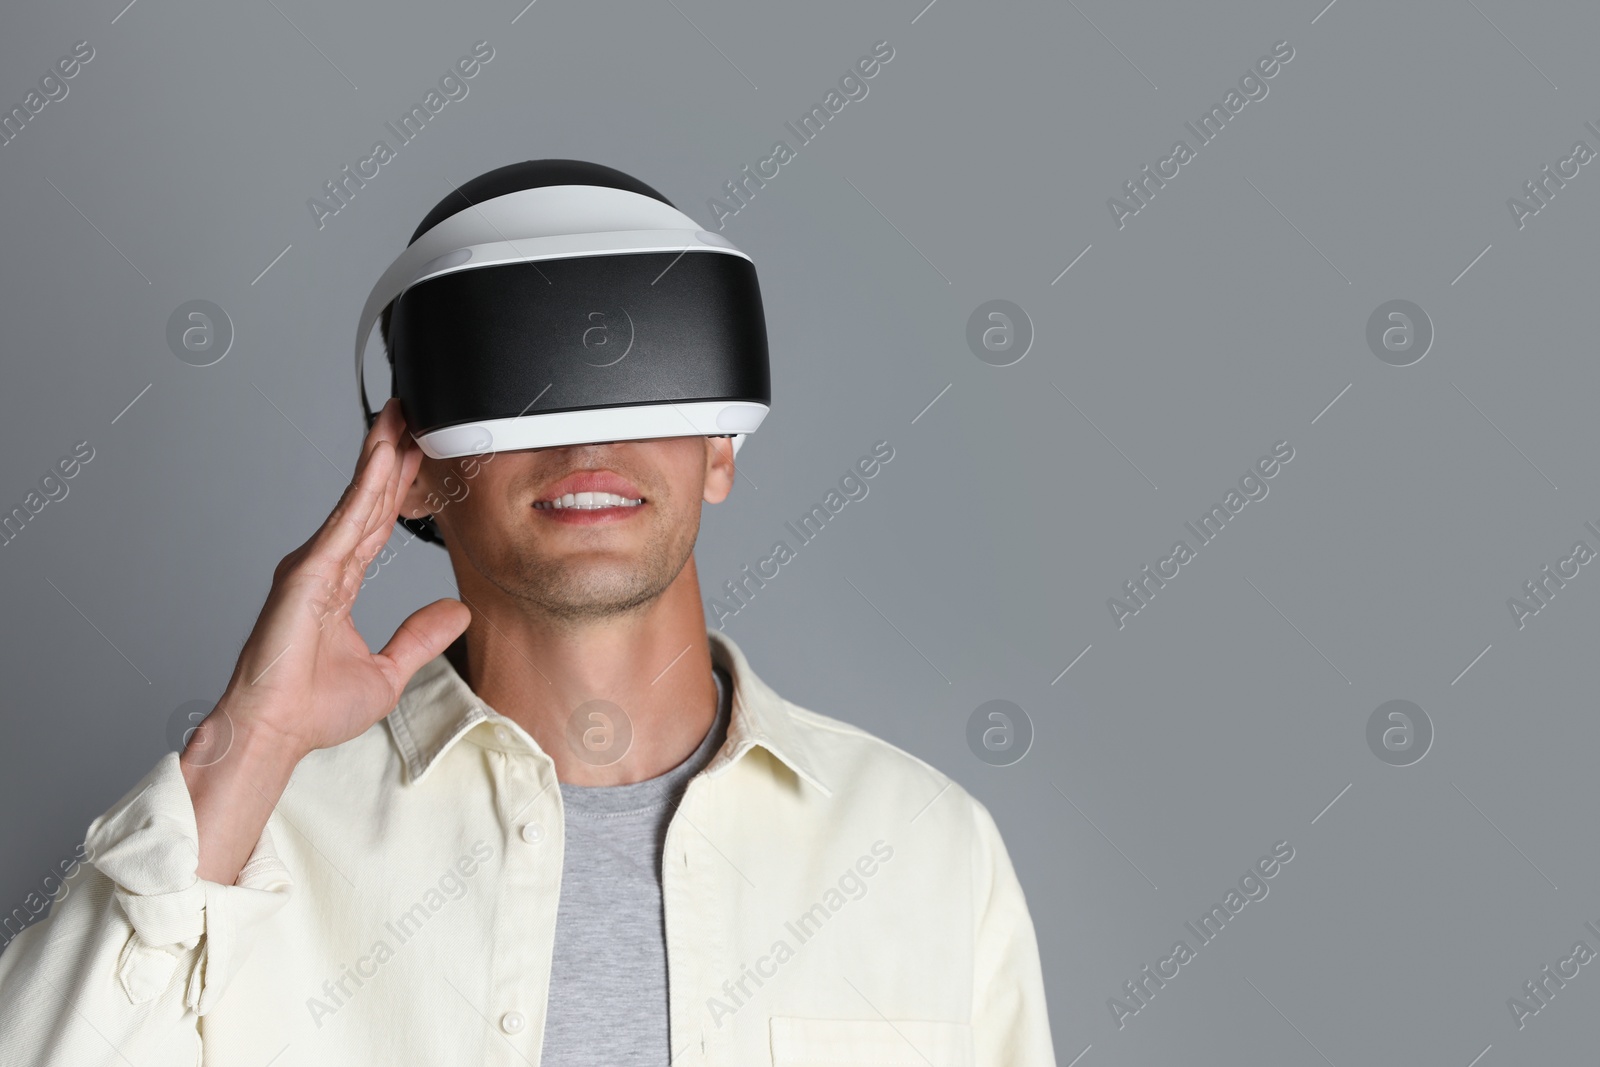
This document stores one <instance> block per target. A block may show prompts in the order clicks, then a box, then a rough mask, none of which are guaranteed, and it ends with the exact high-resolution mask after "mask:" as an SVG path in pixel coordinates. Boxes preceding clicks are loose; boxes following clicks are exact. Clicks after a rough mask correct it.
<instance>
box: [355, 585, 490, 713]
mask: <svg viewBox="0 0 1600 1067" xmlns="http://www.w3.org/2000/svg"><path fill="white" fill-rule="evenodd" d="M471 621H472V612H471V611H469V610H468V609H467V606H466V605H465V604H463V603H461V601H459V600H452V599H451V598H449V597H444V598H443V599H440V600H435V601H434V602H433V603H432V604H429V605H427V606H426V607H422V608H418V609H417V610H416V611H414V612H412V613H411V615H410V616H409V617H408V618H407V619H406V621H405V622H402V623H401V624H400V628H399V629H398V630H396V631H395V632H394V636H393V637H391V638H389V643H388V644H386V645H384V646H383V650H382V651H380V652H379V653H378V656H377V658H378V660H379V664H380V669H383V672H384V674H385V675H386V676H387V677H388V679H389V684H390V685H391V686H393V687H394V692H395V695H396V697H397V698H398V696H399V694H400V693H401V692H402V691H403V690H404V689H405V687H406V683H407V682H409V681H410V680H411V676H412V675H413V674H416V673H417V670H418V669H419V668H420V667H421V666H422V665H423V664H424V663H427V662H428V661H429V660H431V659H433V658H434V657H435V656H437V655H438V654H439V653H441V652H443V651H444V650H445V649H446V648H448V647H449V646H450V642H452V641H454V640H455V639H456V638H457V637H460V636H461V633H462V631H464V630H465V629H466V628H467V624H468V623H469V622H471ZM384 661H387V666H386V667H385V666H384Z"/></svg>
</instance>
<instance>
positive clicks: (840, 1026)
mask: <svg viewBox="0 0 1600 1067" xmlns="http://www.w3.org/2000/svg"><path fill="white" fill-rule="evenodd" d="M441 207H443V205H441ZM438 211H439V209H435V212H436V213H437V212H438ZM385 338H386V340H388V330H387V324H386V329H385ZM391 358H392V354H391ZM733 453H734V446H733V444H732V442H731V441H730V439H729V438H728V437H727V436H677V437H657V438H649V439H643V440H627V441H613V442H605V443H592V444H575V445H569V446H562V447H547V448H529V449H522V450H516V451H505V452H495V453H490V454H486V455H478V456H467V457H463V458H458V459H451V460H440V459H434V458H432V457H430V456H426V455H424V453H423V451H422V449H421V448H420V446H419V445H418V443H417V441H416V440H414V439H413V436H412V433H411V432H409V429H408V427H407V425H406V420H405V417H404V415H403V414H402V412H401V405H400V403H399V402H398V401H397V400H395V399H390V400H389V402H388V403H387V404H385V406H384V407H383V409H382V411H381V412H380V413H379V414H378V416H377V418H376V420H375V421H374V422H373V424H372V425H371V427H370V429H369V431H368V433H367V436H366V440H365V442H364V444H363V446H362V450H361V453H360V456H359V458H358V461H357V466H356V471H355V476H354V478H353V480H352V482H351V484H350V485H349V487H348V488H347V489H346V490H345V492H344V494H343V496H342V497H341V498H340V500H339V501H338V503H337V505H336V506H335V507H334V509H333V511H332V512H331V513H330V515H329V516H328V518H327V520H326V521H325V522H324V523H323V524H322V526H321V528H320V529H318V530H317V531H316V532H315V533H314V534H313V535H312V536H311V538H310V539H309V540H308V541H306V542H305V544H303V545H301V546H300V547H299V548H297V549H296V550H295V551H293V552H291V553H290V554H289V555H287V556H285V557H284V558H283V560H282V561H281V562H280V563H279V564H278V566H277V569H276V570H275V571H274V573H273V581H272V587H271V591H270V592H269V594H268V596H267V599H266V604H265V606H264V607H263V609H262V611H261V615H260V618H259V619H258V620H257V623H256V625H255V628H254V630H253V631H252V632H251V634H250V637H249V639H248V640H247V641H246V643H245V646H244V648H243V650H242V651H241V653H240V655H239V660H238V663H237V665H236V666H235V668H234V671H233V675H232V677H231V679H230V681H229V683H228V686H227V688H226V690H225V692H224V694H223V696H222V698H221V699H220V700H219V701H218V703H217V706H216V708H215V710H214V711H213V712H212V713H211V715H210V716H209V717H208V718H207V719H206V720H205V722H204V723H203V724H202V725H201V727H200V728H199V729H198V730H197V731H196V733H195V735H194V737H193V738H192V739H191V740H190V743H189V745H188V747H187V748H186V749H185V750H184V752H183V753H182V754H181V756H180V755H179V754H172V755H169V756H167V757H166V758H164V759H163V760H161V761H160V762H159V763H158V764H157V765H156V767H155V768H154V769H153V770H152V771H151V772H150V774H148V775H147V776H146V778H145V779H144V780H143V781H142V782H140V783H139V784H138V785H136V786H135V787H134V788H133V789H132V790H130V791H129V792H128V794H127V795H126V796H125V797H124V798H123V799H122V800H121V801H119V802H118V803H117V804H116V805H114V806H113V807H112V808H111V810H110V811H108V812H107V813H106V814H104V815H103V816H101V817H100V818H98V819H96V820H95V821H94V823H93V824H91V826H90V828H89V833H88V835H87V838H86V841H85V845H86V853H87V854H88V855H89V857H90V860H91V862H90V863H88V864H85V865H84V866H82V867H81V868H80V869H79V872H78V873H77V874H76V875H75V876H74V879H73V883H74V884H73V885H72V892H70V894H68V895H67V896H65V897H64V898H63V899H62V900H61V901H60V903H59V905H58V906H57V907H56V909H55V910H54V912H53V913H52V915H51V916H50V917H49V918H48V920H46V921H44V922H41V923H39V924H37V925H35V926H33V927H30V928H29V929H27V930H26V931H24V932H23V933H22V934H21V935H19V936H18V937H17V938H16V940H15V942H14V943H13V944H12V945H11V947H10V948H9V950H8V951H7V952H6V953H5V954H4V955H3V956H0V1005H3V1008H0V1012H3V1019H0V1064H5V1065H10V1064H30V1065H34V1064H49V1065H57V1064H59V1065H69V1064H70V1065H72V1067H84V1065H89V1064H101V1063H103V1064H118V1063H127V1064H133V1065H137V1067H168V1065H171V1067H176V1065H178V1064H184V1065H189V1064H195V1063H200V1062H204V1063H206V1064H209V1065H223V1067H264V1065H267V1064H271V1063H280V1064H285V1065H287V1064H293V1065H296V1067H321V1065H335V1064H337V1065H339V1067H353V1065H357V1064H385V1065H387V1064H411V1063H416V1064H447V1063H471V1064H475V1065H485V1064H495V1065H501V1064H504V1065H515V1064H519V1063H525V1064H531V1065H538V1064H543V1065H549V1067H583V1065H596V1067H598V1065H606V1067H624V1065H635V1064H659V1065H665V1064H669V1063H671V1064H718V1065H729V1067H752V1065H758V1064H774V1065H778V1067H783V1065H789V1067H800V1065H811V1064H819V1063H826V1064H830V1065H835V1067H844V1065H849V1064H921V1063H926V1064H930V1065H933V1067H945V1065H961V1067H975V1065H983V1067H991V1065H992V1067H1000V1065H1006V1067H1044V1065H1047V1064H1052V1063H1053V1062H1054V1060H1053V1053H1052V1045H1051V1039H1050V1034H1049V1029H1048V1020H1047V1017H1046V1010H1045V1001H1044V992H1043V982H1042V978H1041V973H1040V966H1039V958H1038V949H1037V946H1036V942H1035V937H1034V931H1033V926H1032V923H1031V920H1030V918H1029V914H1028V911H1027V907H1026V904H1025V901H1024V898H1023V895H1022V891H1021V888H1020V886H1019V884H1018V882H1017V879H1016V876H1015V874H1014V872H1013V869H1012V866H1011V864H1010V861H1009V859H1008V857H1007V855H1006V851H1005V847H1004V845H1003V844H1002V841H1001V838H1000V835H999V833H998V831H997V829H996V827H995V824H994V822H993V820H992V819H991V818H990V816H989V813H988V812H987V811H986V810H985V809H984V807H983V806H982V805H981V804H979V803H978V802H977V801H976V800H975V799H974V798H972V797H971V796H970V795H969V794H967V793H966V792H965V791H964V790H963V789H961V787H960V786H958V785H956V784H955V783H953V782H952V781H951V780H950V779H948V778H946V777H945V776H944V775H942V774H940V773H939V772H938V771H937V770H935V769H934V768H932V767H930V766H928V765H927V764H926V763H924V762H922V761H921V760H918V759H916V758H915V757H913V756H910V755H909V754H907V753H905V752H902V751H900V750H899V749H897V748H894V747H893V746H891V745H889V744H887V743H886V742H883V741H881V740H878V739H877V738H874V737H872V736H870V735H868V734H867V733H865V732H864V731H862V730H860V729H857V728H856V727H853V726H850V725H848V724H847V723H845V722H842V721H840V720H838V719H834V718H830V717H827V716H825V715H821V714H818V713H816V712H813V711H810V710H807V709H804V708H801V707H798V706H796V705H794V704H792V703H790V702H789V701H786V700H784V699H783V698H782V697H780V696H779V695H778V694H777V693H775V692H774V691H773V690H772V689H771V688H770V687H768V686H767V685H766V684H765V683H764V682H762V680H761V679H760V678H759V677H758V676H757V675H756V674H755V672H754V671H753V670H752V668H751V665H750V664H749V662H748V661H747V660H746V658H745V656H744V654H743V653H742V652H741V651H740V649H739V647H738V646H737V645H736V644H735V643H734V642H733V641H732V640H731V639H729V638H728V637H727V636H726V635H724V634H722V633H721V632H720V631H717V630H711V629H708V628H707V626H706V621H705V617H704V613H703V609H702V606H701V599H700V586H699V578H698V574H697V571H696V567H695V560H694V544H695V539H696V536H697V535H698V532H699V523H700V513H701V506H702V504H708V503H709V504H718V503H721V502H722V501H723V500H724V499H726V498H727V496H728V494H729V493H730V491H731V490H732V488H733V483H734V455H733ZM397 520H399V521H404V522H406V523H407V525H408V527H410V528H416V526H415V524H417V523H419V522H422V521H426V522H428V523H429V527H428V528H429V529H430V530H432V531H433V532H434V534H435V535H436V536H437V538H438V539H439V540H442V542H443V543H444V545H445V547H446V549H447V551H448V552H449V555H450V561H451V566H452V568H453V570H454V572H455V578H456V584H457V587H458V590H459V597H460V599H459V600H458V599H452V598H446V599H441V600H437V601H435V602H434V603H431V604H429V605H427V606H426V607H423V608H421V609H420V610H418V611H417V612H415V613H414V614H412V615H411V616H410V617H409V618H407V619H406V620H405V621H404V622H403V623H402V624H401V625H400V627H399V629H398V630H397V631H396V632H395V634H394V635H393V636H392V637H391V638H390V640H389V641H388V643H387V644H385V645H384V646H383V648H382V649H381V650H380V651H378V652H376V653H374V652H373V651H371V649H370V648H369V647H368V645H367V644H366V642H365V641H364V639H363V638H362V637H361V635H360V633H359V632H358V631H357V629H356V628H355V626H354V624H353V622H352V620H351V616H350V609H351V606H352V604H353V603H354V601H355V599H356V595H357V592H358V591H359V589H360V586H361V583H362V579H363V574H364V573H365V571H366V569H367V567H368V565H369V563H370V562H371V561H372V560H373V559H374V558H375V557H376V556H377V555H378V553H379V551H380V550H381V549H382V548H383V546H384V545H385V543H386V541H387V540H388V538H389V534H390V532H391V530H392V529H393V527H394V524H395V522H396V521H397Z"/></svg>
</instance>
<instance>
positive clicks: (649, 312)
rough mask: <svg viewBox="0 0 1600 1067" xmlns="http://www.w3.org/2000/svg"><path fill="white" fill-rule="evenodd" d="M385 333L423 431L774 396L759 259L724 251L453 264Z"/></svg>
mask: <svg viewBox="0 0 1600 1067" xmlns="http://www.w3.org/2000/svg"><path fill="white" fill-rule="evenodd" d="M389 345H390V350H391V351H392V352H393V354H394V381H393V384H394V392H395V394H396V395H398V396H399V397H400V399H401V403H402V405H403V406H404V409H405V413H406V419H407V421H408V422H409V423H410V425H411V427H412V429H413V430H414V431H415V432H417V433H419V434H421V433H427V432H431V431H433V430H437V429H441V428H443V427H446V426H454V425H458V424H462V423H469V422H484V421H488V420H490V419H501V418H514V417H516V416H518V415H524V414H526V415H536V414H545V413H549V412H554V411H574V410H581V409H585V408H609V407H625V406H628V405H630V404H650V403H660V402H662V401H669V400H670V401H693V400H748V401H754V402H757V403H761V404H770V403H771V402H772V384H771V378H770V371H769V367H768V362H767V331H766V320H765V318H764V316H763V314H762V310H761V291H760V288H759V286H758V284H757V282H756V270H755V265H754V264H752V263H751V262H750V261H749V260H747V259H745V258H743V257H742V256H735V255H730V254H728V253H725V252H712V251H689V252H634V253H621V254H615V255H588V256H574V257H571V258H566V259H546V260H538V261H534V262H526V263H509V264H502V265H497V266H488V267H479V268H469V269H466V270H459V271H455V272H453V273H450V274H445V275H441V276H439V277H437V278H433V279H430V280H428V281H424V282H421V283H419V284H417V285H414V286H412V287H411V288H410V289H408V290H406V291H405V292H404V293H403V294H401V296H400V298H399V299H398V300H397V301H395V304H394V308H393V311H392V313H391V318H390V323H389ZM536 397H537V398H538V399H537V402H535V398H536Z"/></svg>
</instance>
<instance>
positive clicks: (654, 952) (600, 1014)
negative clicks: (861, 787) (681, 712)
mask: <svg viewBox="0 0 1600 1067" xmlns="http://www.w3.org/2000/svg"><path fill="white" fill-rule="evenodd" d="M712 673H713V675H715V677H716V681H717V718H716V721H715V722H713V723H712V726H711V731H710V732H709V733H708V734H706V737H705V740H703V741H701V742H700V746H699V747H698V748H696V749H695V750H694V752H693V753H691V754H690V756H689V757H688V758H687V759H685V760H684V761H683V762H682V763H680V764H678V766H676V767H674V768H673V769H672V770H670V771H668V772H667V773H665V774H663V775H659V776H657V777H655V778H648V779H646V780H645V781H642V782H632V783H629V784H628V785H612V786H584V785H568V784H567V783H565V782H563V783H561V800H562V803H563V805H564V808H565V812H566V849H565V854H564V858H563V860H562V870H561V901H560V905H559V907H558V908H557V910H556V932H555V945H554V949H553V958H552V960H551V965H550V997H549V1008H548V1013H547V1017H546V1021H545V1030H544V1051H543V1055H542V1056H541V1057H540V1062H541V1064H543V1065H544V1067H664V1065H666V1064H670V1063H671V1062H672V1049H671V1048H670V1046H669V1044H668V1040H669V1035H668V1027H667V938H666V919H665V914H664V912H663V911H662V906H661V855H662V849H663V847H664V845H665V843H666V836H667V824H668V823H669V822H670V821H671V820H672V813H673V812H674V811H675V810H676V809H677V806H678V801H679V799H680V798H681V797H682V796H683V790H684V788H685V787H686V786H687V785H688V784H689V779H691V778H693V777H694V776H695V775H696V774H698V773H699V772H700V770H701V768H703V767H704V766H705V765H706V764H707V763H709V762H711V757H713V756H714V755H716V753H717V751H718V750H719V749H720V748H721V747H722V743H723V740H724V739H725V738H726V737H727V732H728V721H729V717H730V714H731V701H730V699H729V698H730V692H731V689H732V679H729V678H727V677H726V676H725V673H726V672H724V671H723V669H722V668H721V667H713V668H712Z"/></svg>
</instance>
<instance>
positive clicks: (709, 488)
mask: <svg viewBox="0 0 1600 1067" xmlns="http://www.w3.org/2000/svg"><path fill="white" fill-rule="evenodd" d="M705 442H706V488H705V502H706V503H707V504H720V503H722V502H723V501H724V500H726V499H728V494H729V493H731V492H733V438H731V437H707V438H705Z"/></svg>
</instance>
